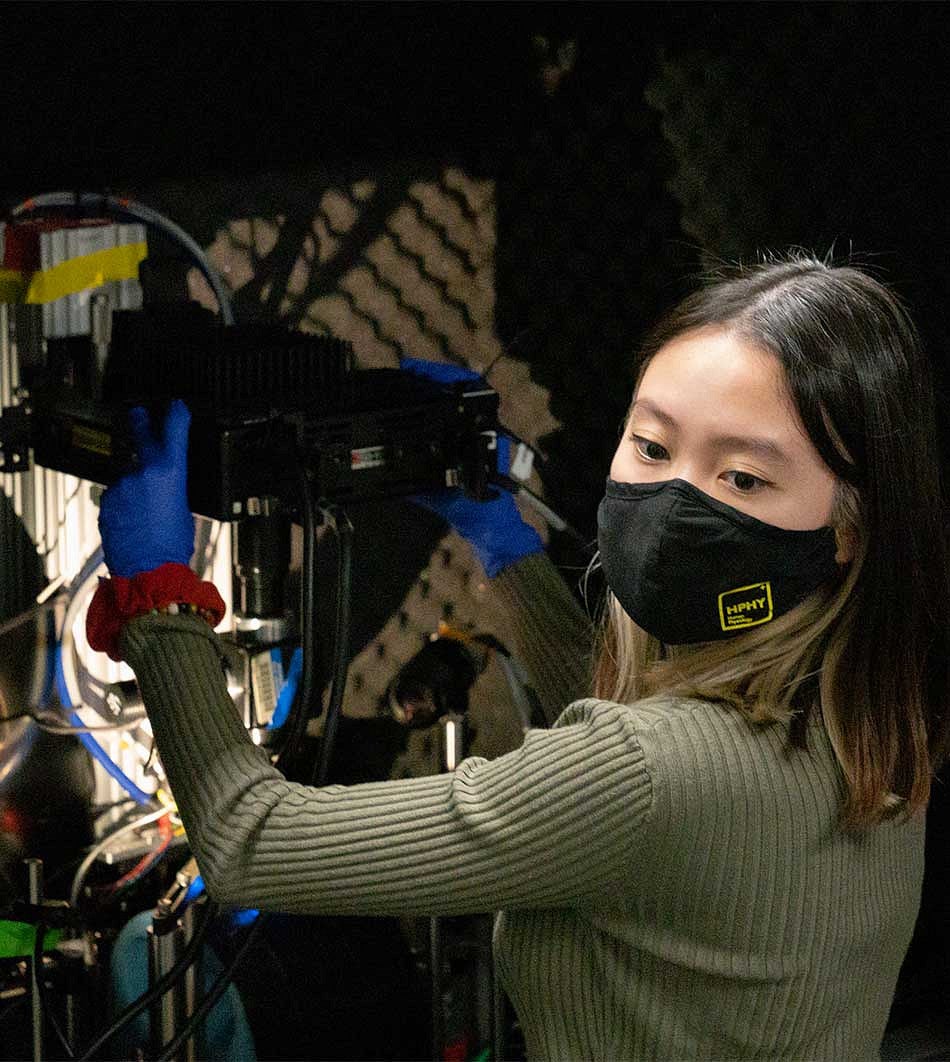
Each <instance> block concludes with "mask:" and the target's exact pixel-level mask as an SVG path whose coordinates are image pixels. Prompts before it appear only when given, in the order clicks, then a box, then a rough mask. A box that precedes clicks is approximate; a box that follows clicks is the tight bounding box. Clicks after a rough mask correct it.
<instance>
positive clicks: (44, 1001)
mask: <svg viewBox="0 0 950 1062" xmlns="http://www.w3.org/2000/svg"><path fill="white" fill-rule="evenodd" d="M34 934H35V935H34V937H33V956H32V962H33V976H34V978H35V980H36V990H37V992H38V993H39V997H40V1013H41V1015H42V1016H43V1017H44V1018H45V1019H46V1021H47V1022H48V1023H49V1024H50V1025H51V1026H52V1028H53V1032H54V1033H56V1039H57V1040H59V1042H60V1045H61V1047H62V1048H63V1050H64V1051H65V1052H66V1057H67V1058H75V1057H76V1056H75V1054H74V1053H73V1049H72V1047H71V1046H70V1044H69V1041H68V1040H67V1039H66V1036H65V1034H64V1033H63V1030H62V1027H61V1026H60V1024H59V1022H58V1021H57V1020H56V1015H55V1013H54V1012H53V1008H52V1006H51V1005H50V999H49V995H48V993H47V991H46V978H45V976H44V974H43V942H44V939H45V937H46V925H45V923H43V922H37V923H36V928H35V929H34Z"/></svg>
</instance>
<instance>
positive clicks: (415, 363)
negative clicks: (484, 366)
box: [399, 358, 544, 578]
mask: <svg viewBox="0 0 950 1062" xmlns="http://www.w3.org/2000/svg"><path fill="white" fill-rule="evenodd" d="M399 366H400V368H402V369H403V370H405V371H406V372H411V373H414V374H415V375H416V376H423V377H425V378H426V379H429V380H435V381H437V382H438V383H457V382H460V381H466V380H478V379H481V377H480V376H479V375H478V373H477V372H472V371H471V370H470V369H463V368H460V367H459V366H457V365H446V364H443V363H441V362H431V361H423V360H422V359H420V358H401V359H400V362H399ZM510 444H511V440H510V439H509V438H508V436H507V435H502V434H501V433H499V435H498V470H499V471H500V472H507V471H508V465H509V459H510V449H511V445H510ZM494 489H495V490H497V491H498V497H497V498H495V499H494V500H493V501H484V502H478V501H473V500H472V499H471V498H466V497H465V495H464V493H463V492H462V491H461V490H459V489H454V490H445V491H439V492H438V493H431V494H415V495H413V496H412V501H414V502H416V503H417V504H419V505H422V506H424V507H425V508H426V509H429V510H430V511H431V512H434V513H436V514H437V515H438V516H441V517H442V519H443V520H445V521H446V523H447V524H448V525H449V526H450V527H452V528H453V529H454V530H455V531H457V532H458V533H459V534H460V535H461V536H462V538H464V539H465V540H466V541H467V542H468V543H469V545H470V546H471V547H472V549H473V551H474V552H475V555H476V556H477V557H478V559H479V561H480V562H481V565H482V567H483V568H484V569H485V574H486V575H487V576H488V577H489V578H494V576H496V575H497V574H498V573H499V572H500V571H501V570H502V569H503V568H507V567H508V565H509V564H514V563H515V561H518V560H521V558H522V557H526V556H528V554H530V553H540V552H542V551H543V550H544V543H543V542H542V541H541V536H540V535H539V534H538V533H537V531H535V529H534V528H533V527H532V526H531V525H530V524H526V523H525V522H524V520H522V519H521V513H520V512H518V506H517V505H516V504H515V499H514V497H513V496H512V495H511V493H510V492H509V491H507V490H503V489H502V488H500V487H495V488H494Z"/></svg>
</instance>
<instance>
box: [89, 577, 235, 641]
mask: <svg viewBox="0 0 950 1062" xmlns="http://www.w3.org/2000/svg"><path fill="white" fill-rule="evenodd" d="M169 605H191V606H193V607H194V609H195V611H196V612H197V614H198V615H200V616H201V617H202V618H203V619H204V620H206V622H207V623H208V625H209V626H211V627H216V626H217V625H218V624H219V623H220V622H221V620H222V619H224V613H225V611H226V606H225V604H224V601H223V600H222V598H221V595H220V594H219V593H218V591H217V588H216V587H215V586H214V584H213V583H206V582H202V581H201V579H199V578H198V576H197V574H196V573H195V572H194V571H192V569H191V568H189V567H188V565H187V564H176V563H168V564H162V565H160V566H159V567H158V568H153V569H152V570H151V571H148V572H140V573H139V574H138V575H134V576H132V578H130V579H126V578H125V577H123V576H121V575H115V576H113V577H112V578H111V579H100V580H99V586H98V587H97V588H96V592H95V594H94V595H93V599H92V601H91V602H90V604H89V611H88V613H87V615H86V638H87V640H88V642H89V645H90V647H91V648H92V649H95V650H96V651H97V652H104V653H107V654H108V655H109V657H110V658H111V659H112V660H116V661H120V660H122V658H123V657H122V650H121V648H120V645H119V639H120V636H121V634H122V629H123V628H124V627H125V625H126V624H127V623H128V622H129V620H133V619H135V618H136V616H142V615H145V614H146V613H148V612H158V611H159V610H162V609H166V608H168V606H169Z"/></svg>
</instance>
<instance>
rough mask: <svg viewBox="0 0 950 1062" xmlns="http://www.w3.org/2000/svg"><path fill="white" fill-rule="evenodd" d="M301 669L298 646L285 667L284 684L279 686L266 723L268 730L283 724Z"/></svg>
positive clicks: (295, 692)
mask: <svg viewBox="0 0 950 1062" xmlns="http://www.w3.org/2000/svg"><path fill="white" fill-rule="evenodd" d="M302 670H303V650H302V649H301V648H300V647H299V646H298V647H297V648H296V649H295V650H294V655H293V656H292V657H291V659H290V667H289V668H288V669H287V677H286V678H285V679H284V684H283V685H282V686H281V687H280V693H279V694H278V695H277V704H276V706H275V707H274V714H273V715H272V716H271V720H270V722H269V723H268V724H267V729H268V730H276V729H277V728H278V727H279V726H283V725H284V723H286V722H287V716H288V715H289V714H290V706H291V705H292V704H293V703H294V697H295V696H296V695H297V687H298V686H299V685H300V673H301V671H302Z"/></svg>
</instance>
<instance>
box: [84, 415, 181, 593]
mask: <svg viewBox="0 0 950 1062" xmlns="http://www.w3.org/2000/svg"><path fill="white" fill-rule="evenodd" d="M129 422H130V424H131V427H132V435H133V439H134V442H135V449H136V452H137V453H138V457H139V467H138V468H137V469H136V470H135V471H134V472H130V473H128V474H127V475H125V476H123V477H122V478H121V479H120V480H119V481H118V482H117V483H114V484H113V485H112V486H111V487H109V489H108V490H107V491H106V492H105V493H104V494H103V495H102V500H101V502H100V504H99V533H100V535H101V536H102V549H103V553H104V554H105V561H106V564H107V565H108V567H109V572H110V573H111V574H112V575H118V576H123V577H124V578H126V579H131V578H132V576H134V575H138V574H139V573H140V572H148V571H152V569H154V568H157V567H159V566H160V565H162V564H167V563H169V562H172V563H177V564H187V563H188V562H189V561H190V560H191V555H192V553H193V552H194V549H195V519H194V517H193V516H192V515H191V510H190V509H189V508H188V490H187V475H188V462H187V458H188V429H189V427H190V425H191V413H190V412H189V410H188V407H187V406H186V405H185V403H184V402H181V401H178V400H176V401H174V402H172V404H171V406H170V407H169V410H168V415H167V417H166V418H165V426H164V429H163V431H162V438H161V440H158V439H156V438H155V436H154V435H153V433H152V428H151V424H150V423H149V415H148V412H147V411H146V410H145V409H143V408H142V407H141V406H136V407H135V409H133V410H131V411H130V413H129Z"/></svg>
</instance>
